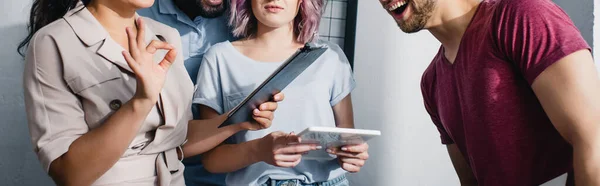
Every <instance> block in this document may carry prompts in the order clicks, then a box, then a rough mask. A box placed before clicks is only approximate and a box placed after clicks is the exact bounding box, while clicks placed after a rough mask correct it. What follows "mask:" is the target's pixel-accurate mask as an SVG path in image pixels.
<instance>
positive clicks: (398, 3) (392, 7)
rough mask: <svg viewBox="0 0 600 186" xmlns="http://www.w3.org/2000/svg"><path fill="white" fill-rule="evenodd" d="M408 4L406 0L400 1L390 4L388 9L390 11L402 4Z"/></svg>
mask: <svg viewBox="0 0 600 186" xmlns="http://www.w3.org/2000/svg"><path fill="white" fill-rule="evenodd" d="M405 4H406V1H399V2H397V3H396V4H394V5H392V6H390V8H389V9H388V10H389V11H394V10H396V9H397V8H400V7H401V6H404V5H405Z"/></svg>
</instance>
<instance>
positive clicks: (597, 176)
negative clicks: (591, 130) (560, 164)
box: [573, 137, 600, 185]
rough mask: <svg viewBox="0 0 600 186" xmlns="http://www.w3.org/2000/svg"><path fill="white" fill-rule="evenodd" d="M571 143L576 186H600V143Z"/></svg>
mask: <svg viewBox="0 0 600 186" xmlns="http://www.w3.org/2000/svg"><path fill="white" fill-rule="evenodd" d="M595 138H596V139H594V140H593V141H589V142H574V143H573V166H574V169H575V181H576V185H600V141H599V139H600V138H599V137H595Z"/></svg>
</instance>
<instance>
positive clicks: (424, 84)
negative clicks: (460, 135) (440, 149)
mask: <svg viewBox="0 0 600 186" xmlns="http://www.w3.org/2000/svg"><path fill="white" fill-rule="evenodd" d="M430 68H431V67H430ZM430 75H431V72H429V69H428V70H427V71H426V72H425V74H424V75H423V79H422V80H421V93H422V94H423V102H424V104H425V109H426V110H427V113H428V114H429V117H431V121H433V124H434V125H435V127H436V128H437V130H438V132H439V133H440V139H441V141H442V144H446V145H448V144H454V140H452V138H451V137H450V135H448V132H447V131H446V128H444V126H443V125H442V122H441V120H440V118H439V117H438V114H437V109H436V107H435V105H433V104H431V103H432V101H433V97H431V96H430V95H433V93H431V91H432V90H433V89H432V88H431V86H432V85H433V78H432V77H431V76H430Z"/></svg>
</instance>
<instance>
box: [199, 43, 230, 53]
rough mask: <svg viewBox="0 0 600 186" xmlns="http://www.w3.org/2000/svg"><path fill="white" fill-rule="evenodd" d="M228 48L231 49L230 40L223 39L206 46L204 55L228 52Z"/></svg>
mask: <svg viewBox="0 0 600 186" xmlns="http://www.w3.org/2000/svg"><path fill="white" fill-rule="evenodd" d="M229 50H231V42H229V41H224V42H220V43H217V44H214V45H213V46H211V47H210V48H208V50H207V51H206V53H204V56H219V55H220V54H224V53H228V51H229Z"/></svg>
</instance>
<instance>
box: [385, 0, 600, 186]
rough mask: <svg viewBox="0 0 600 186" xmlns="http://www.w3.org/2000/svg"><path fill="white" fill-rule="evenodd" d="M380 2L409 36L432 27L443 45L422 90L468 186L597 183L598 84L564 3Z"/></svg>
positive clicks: (599, 172)
mask: <svg viewBox="0 0 600 186" xmlns="http://www.w3.org/2000/svg"><path fill="white" fill-rule="evenodd" d="M380 2H381V3H382V5H383V7H384V8H385V9H386V10H387V11H388V13H389V14H390V15H391V16H392V17H393V18H394V20H395V21H396V22H397V23H398V26H399V27H400V29H401V30H402V31H404V32H407V33H413V32H418V31H420V30H422V29H427V30H429V31H430V32H431V33H432V34H433V35H434V36H435V37H436V38H437V39H438V40H439V41H440V42H441V43H442V46H441V47H440V49H439V52H438V54H437V55H436V56H435V57H434V59H433V61H432V62H431V64H430V65H429V67H428V68H427V70H426V71H425V73H424V74H423V79H422V83H421V88H422V92H423V97H424V102H425V107H426V109H427V111H428V112H429V114H430V116H431V119H432V120H433V123H434V124H435V125H436V126H437V128H438V130H439V132H440V134H441V138H442V143H443V144H446V145H447V148H448V152H449V154H450V158H451V159H452V163H453V164H454V168H455V170H456V171H457V174H458V176H459V178H460V181H461V183H463V185H477V184H479V185H485V186H490V185H492V186H494V185H499V186H500V185H502V186H508V185H510V186H519V185H539V184H542V183H545V182H547V181H549V180H552V179H553V178H556V177H558V176H560V175H563V174H565V173H568V172H571V173H573V172H574V173H573V174H569V176H573V175H574V176H575V177H574V178H575V182H576V183H577V185H584V186H587V185H600V81H599V78H598V74H597V71H596V68H594V63H593V59H592V56H591V53H590V47H589V46H588V44H586V42H585V41H584V40H583V38H582V37H581V34H580V32H579V31H578V30H577V28H576V27H575V26H574V25H573V23H572V22H571V20H570V19H569V17H568V16H567V14H565V12H564V11H562V10H561V9H560V8H559V7H558V6H557V5H555V4H554V3H552V2H551V1H550V0H484V1H480V0H380ZM416 44H418V43H416ZM570 180H571V181H569V182H568V185H573V182H572V179H570Z"/></svg>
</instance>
